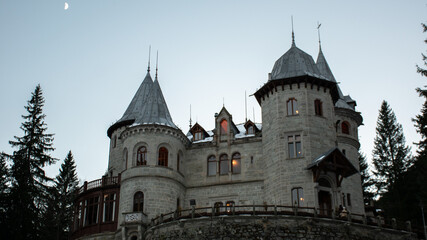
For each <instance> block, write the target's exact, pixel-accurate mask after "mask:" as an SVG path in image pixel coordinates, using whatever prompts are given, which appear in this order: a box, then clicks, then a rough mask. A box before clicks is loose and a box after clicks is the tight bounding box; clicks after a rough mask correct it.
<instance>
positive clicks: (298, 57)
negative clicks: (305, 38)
mask: <svg viewBox="0 0 427 240" xmlns="http://www.w3.org/2000/svg"><path fill="white" fill-rule="evenodd" d="M305 75H308V76H313V77H317V78H322V79H323V78H324V77H322V76H321V74H320V72H319V70H318V69H317V67H316V64H315V63H314V60H313V58H312V57H311V56H310V55H309V54H307V53H305V52H304V51H302V50H301V49H299V48H297V47H296V45H295V44H294V43H293V44H292V46H291V48H290V49H289V50H288V51H287V52H286V53H285V54H283V56H281V57H280V58H279V59H278V60H277V61H276V63H275V64H274V67H273V70H272V71H271V80H276V79H283V78H291V77H298V76H305Z"/></svg>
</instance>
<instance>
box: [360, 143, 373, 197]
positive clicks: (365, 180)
mask: <svg viewBox="0 0 427 240" xmlns="http://www.w3.org/2000/svg"><path fill="white" fill-rule="evenodd" d="M359 168H360V180H361V182H362V190H363V202H364V204H365V205H369V203H370V202H371V200H373V198H374V194H373V193H372V190H371V187H372V185H374V182H373V181H372V179H371V174H370V171H369V164H368V162H367V160H366V155H365V154H363V153H362V152H360V151H359Z"/></svg>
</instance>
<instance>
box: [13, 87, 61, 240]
mask: <svg viewBox="0 0 427 240" xmlns="http://www.w3.org/2000/svg"><path fill="white" fill-rule="evenodd" d="M43 106H44V98H43V95H42V90H41V88H40V85H37V87H36V88H35V90H34V92H33V93H32V96H31V99H30V100H29V101H28V104H27V106H25V109H26V111H27V115H23V116H22V117H23V118H24V122H23V123H22V124H21V127H20V128H21V130H22V131H23V132H24V135H23V136H22V137H16V136H15V141H9V143H10V144H11V145H12V147H13V148H15V149H16V150H15V151H14V152H13V154H12V155H8V157H9V158H10V160H11V193H10V194H11V195H10V196H11V206H10V209H9V211H8V215H9V219H10V222H9V226H10V227H11V234H12V236H14V238H15V239H37V238H39V235H40V228H41V226H40V223H41V222H42V221H41V218H42V214H43V213H44V212H45V210H46V199H47V197H48V186H47V183H48V182H49V181H51V180H52V179H50V178H49V177H48V176H46V174H45V171H44V170H43V167H44V166H46V165H50V164H52V163H54V162H55V161H56V159H55V158H52V157H51V156H50V155H49V152H51V151H53V150H54V148H53V147H52V143H53V134H48V133H46V131H47V127H46V123H45V122H44V119H45V115H44V114H43Z"/></svg>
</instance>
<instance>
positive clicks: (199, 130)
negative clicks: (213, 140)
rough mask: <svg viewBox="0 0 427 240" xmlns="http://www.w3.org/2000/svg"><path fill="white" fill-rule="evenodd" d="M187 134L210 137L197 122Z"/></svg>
mask: <svg viewBox="0 0 427 240" xmlns="http://www.w3.org/2000/svg"><path fill="white" fill-rule="evenodd" d="M189 132H190V133H191V134H192V135H194V133H196V132H202V133H203V138H205V137H209V136H210V135H209V134H208V132H206V130H205V129H204V128H203V127H202V126H200V124H198V123H197V122H196V123H195V124H194V126H193V127H192V128H191V129H190V130H189Z"/></svg>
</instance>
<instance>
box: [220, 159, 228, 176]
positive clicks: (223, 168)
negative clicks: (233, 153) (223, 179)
mask: <svg viewBox="0 0 427 240" xmlns="http://www.w3.org/2000/svg"><path fill="white" fill-rule="evenodd" d="M219 174H221V175H223V174H228V156H227V154H222V155H221V156H220V157H219Z"/></svg>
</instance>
